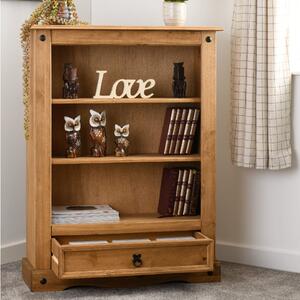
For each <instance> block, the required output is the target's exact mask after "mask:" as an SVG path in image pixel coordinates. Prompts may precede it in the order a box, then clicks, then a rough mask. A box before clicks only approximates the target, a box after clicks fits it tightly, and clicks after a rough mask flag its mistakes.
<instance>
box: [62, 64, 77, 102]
mask: <svg viewBox="0 0 300 300" xmlns="http://www.w3.org/2000/svg"><path fill="white" fill-rule="evenodd" d="M63 79H64V87H63V98H64V99H73V98H78V91H79V82H78V75H77V68H74V67H73V66H72V64H65V66H64V75H63Z"/></svg>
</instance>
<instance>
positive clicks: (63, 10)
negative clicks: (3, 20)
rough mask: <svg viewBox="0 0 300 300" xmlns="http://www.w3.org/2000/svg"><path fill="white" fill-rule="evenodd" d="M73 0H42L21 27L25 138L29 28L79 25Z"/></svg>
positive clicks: (28, 73)
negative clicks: (34, 26) (35, 26)
mask: <svg viewBox="0 0 300 300" xmlns="http://www.w3.org/2000/svg"><path fill="white" fill-rule="evenodd" d="M79 24H84V23H83V22H80V21H79V19H78V15H77V11H76V6H75V4H74V1H73V0H43V2H42V3H41V4H40V5H39V6H38V7H37V8H36V9H35V10H34V11H33V13H32V14H31V16H30V17H29V19H28V20H26V21H25V23H24V24H23V25H22V28H21V35H20V37H21V46H22V49H23V103H24V130H25V138H26V139H28V138H29V126H30V124H29V100H30V99H29V97H30V82H29V77H30V63H29V60H30V52H31V49H30V45H31V41H30V28H31V27H32V26H33V25H79Z"/></svg>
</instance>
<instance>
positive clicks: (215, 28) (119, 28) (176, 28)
mask: <svg viewBox="0 0 300 300" xmlns="http://www.w3.org/2000/svg"><path fill="white" fill-rule="evenodd" d="M31 29H32V30H36V29H50V30H60V31H65V30H74V31H78V30H97V31H99V30H108V31H131V30H133V31H135V30H138V31H223V28H222V27H220V26H101V25H78V26H73V25H72V26H68V25H64V26H61V25H33V26H32V27H31Z"/></svg>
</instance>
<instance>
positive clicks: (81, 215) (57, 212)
mask: <svg viewBox="0 0 300 300" xmlns="http://www.w3.org/2000/svg"><path fill="white" fill-rule="evenodd" d="M119 220H120V217H119V212H118V211H116V210H114V209H112V208H111V207H110V206H109V205H70V206H54V207H53V208H52V224H94V223H102V222H105V223H106V222H116V221H119Z"/></svg>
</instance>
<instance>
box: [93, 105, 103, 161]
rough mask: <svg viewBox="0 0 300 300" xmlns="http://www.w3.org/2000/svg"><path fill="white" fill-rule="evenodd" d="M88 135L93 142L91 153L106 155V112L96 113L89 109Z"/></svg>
mask: <svg viewBox="0 0 300 300" xmlns="http://www.w3.org/2000/svg"><path fill="white" fill-rule="evenodd" d="M90 114H91V116H90V126H91V129H90V137H91V140H92V143H93V146H92V148H91V155H92V156H94V157H99V156H105V155H106V130H105V126H106V113H105V111H103V112H102V113H98V112H96V111H94V110H92V109H90Z"/></svg>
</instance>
